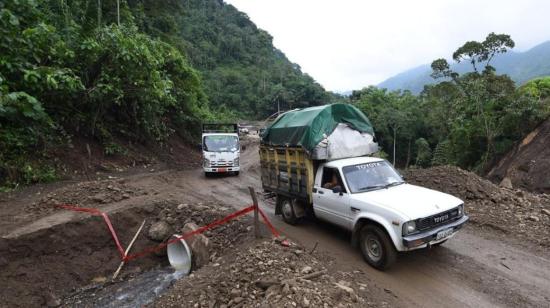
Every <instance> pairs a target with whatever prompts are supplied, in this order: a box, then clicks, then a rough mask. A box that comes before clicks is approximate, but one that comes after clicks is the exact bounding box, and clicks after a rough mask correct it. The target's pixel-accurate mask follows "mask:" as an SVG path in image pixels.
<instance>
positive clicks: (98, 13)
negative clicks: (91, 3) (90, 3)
mask: <svg viewBox="0 0 550 308" xmlns="http://www.w3.org/2000/svg"><path fill="white" fill-rule="evenodd" d="M97 27H98V28H100V27H101V0H97Z"/></svg>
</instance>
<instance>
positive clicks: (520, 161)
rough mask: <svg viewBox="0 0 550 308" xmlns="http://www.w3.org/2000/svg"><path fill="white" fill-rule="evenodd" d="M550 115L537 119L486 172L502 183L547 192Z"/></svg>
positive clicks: (548, 188) (548, 186)
mask: <svg viewBox="0 0 550 308" xmlns="http://www.w3.org/2000/svg"><path fill="white" fill-rule="evenodd" d="M549 145H550V119H549V120H546V121H544V122H543V123H541V124H540V125H539V126H538V127H537V128H535V129H534V130H533V131H532V132H531V133H529V134H528V135H527V136H526V137H525V138H524V139H523V140H522V141H521V142H519V143H518V144H516V146H514V148H513V149H512V150H510V152H509V153H508V154H507V155H506V156H505V157H504V158H502V159H501V160H500V161H499V162H498V164H497V165H496V166H495V167H493V169H492V170H491V171H490V172H489V174H488V175H487V176H488V178H489V179H491V180H492V181H495V182H497V183H501V182H502V181H504V182H503V184H504V183H506V181H509V182H510V184H511V185H513V187H517V188H522V189H526V190H529V191H533V192H540V193H550V177H549V176H548V170H550V146H549Z"/></svg>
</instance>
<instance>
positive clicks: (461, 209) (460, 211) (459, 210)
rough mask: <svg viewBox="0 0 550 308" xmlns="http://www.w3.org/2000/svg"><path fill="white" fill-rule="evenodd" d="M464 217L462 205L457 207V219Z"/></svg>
mask: <svg viewBox="0 0 550 308" xmlns="http://www.w3.org/2000/svg"><path fill="white" fill-rule="evenodd" d="M463 215H464V203H463V204H461V205H459V206H458V217H462V216H463Z"/></svg>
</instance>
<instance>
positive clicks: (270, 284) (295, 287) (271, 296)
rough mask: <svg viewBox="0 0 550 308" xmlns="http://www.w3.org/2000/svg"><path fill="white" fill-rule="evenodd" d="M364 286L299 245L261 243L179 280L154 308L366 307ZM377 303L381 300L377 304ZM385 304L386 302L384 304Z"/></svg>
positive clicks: (273, 242)
mask: <svg viewBox="0 0 550 308" xmlns="http://www.w3.org/2000/svg"><path fill="white" fill-rule="evenodd" d="M365 287H366V285H362V284H360V283H357V282H354V281H353V280H348V281H345V280H342V279H337V278H336V277H335V276H334V275H333V274H331V273H330V272H327V269H326V268H325V267H324V264H323V263H321V262H320V261H319V260H317V259H316V258H315V256H314V255H311V254H309V253H308V252H305V251H304V250H303V248H301V247H299V246H297V245H296V244H291V246H290V247H285V246H282V245H281V244H280V243H279V242H278V241H269V240H266V241H260V242H256V243H253V244H251V245H249V247H247V248H246V249H240V250H237V253H236V254H234V255H232V256H229V257H225V258H219V259H218V260H216V261H215V262H213V263H211V264H209V265H208V266H206V267H204V268H202V269H201V270H199V271H197V272H195V273H193V274H192V275H191V276H190V277H188V278H185V279H183V280H180V281H178V282H177V283H176V284H175V285H174V287H173V288H172V290H170V291H169V292H168V293H166V294H164V295H162V296H161V297H160V298H159V299H158V300H157V301H156V302H155V304H154V306H155V307H365V306H371V305H375V303H371V302H368V301H367V298H366V296H365V294H366V291H365ZM376 305H377V306H379V305H380V303H376ZM382 305H383V304H382Z"/></svg>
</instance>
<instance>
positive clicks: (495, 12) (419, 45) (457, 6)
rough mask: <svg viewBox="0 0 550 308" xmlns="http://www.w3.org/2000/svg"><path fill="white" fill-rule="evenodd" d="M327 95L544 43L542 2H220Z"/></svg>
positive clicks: (548, 8)
mask: <svg viewBox="0 0 550 308" xmlns="http://www.w3.org/2000/svg"><path fill="white" fill-rule="evenodd" d="M225 1H226V2H227V3H230V4H232V5H234V6H235V7H237V8H238V9H239V10H240V11H243V12H245V13H246V14H248V16H249V17H250V18H251V19H252V21H253V22H254V23H256V25H258V26H259V27H260V28H262V29H264V30H266V31H268V32H269V33H270V34H271V35H272V36H273V41H274V44H275V47H277V48H279V49H281V50H282V51H283V52H284V53H285V54H286V55H287V57H288V58H289V59H290V60H291V61H292V62H295V63H297V64H299V65H300V66H301V67H302V70H303V71H304V72H306V73H308V74H309V75H311V76H312V77H313V78H315V80H317V81H318V82H319V83H321V84H322V85H323V86H324V87H325V88H326V89H327V90H332V91H344V90H351V89H360V88H362V87H364V86H367V85H371V84H378V83H380V82H382V81H384V80H385V79H387V78H389V77H391V76H393V75H395V74H397V73H400V72H402V71H404V70H406V69H409V68H413V67H416V66H419V65H421V64H425V63H430V62H431V61H432V60H434V59H436V58H441V57H446V58H450V56H451V54H452V52H453V51H454V50H456V48H457V47H459V46H460V45H462V44H463V43H464V42H465V41H467V40H478V41H479V40H483V39H484V38H485V36H486V35H487V34H488V33H489V32H496V33H507V34H510V35H511V36H512V39H513V40H514V41H515V42H516V48H515V49H514V50H516V51H524V50H527V49H529V48H531V47H533V46H535V45H537V44H539V43H542V42H544V41H547V40H550V1H549V0H516V1H509V0H378V1H375V0H332V1H328V0H225Z"/></svg>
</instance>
